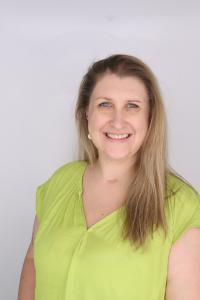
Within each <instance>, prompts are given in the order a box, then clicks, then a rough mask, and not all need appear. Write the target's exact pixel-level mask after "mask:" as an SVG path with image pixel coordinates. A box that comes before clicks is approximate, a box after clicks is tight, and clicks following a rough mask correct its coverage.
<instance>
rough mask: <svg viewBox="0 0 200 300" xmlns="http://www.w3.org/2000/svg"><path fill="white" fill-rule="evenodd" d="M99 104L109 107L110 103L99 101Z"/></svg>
mask: <svg viewBox="0 0 200 300" xmlns="http://www.w3.org/2000/svg"><path fill="white" fill-rule="evenodd" d="M99 106H100V107H110V106H111V104H110V103H109V102H101V103H99Z"/></svg>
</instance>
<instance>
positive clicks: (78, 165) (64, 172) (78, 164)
mask: <svg viewBox="0 0 200 300" xmlns="http://www.w3.org/2000/svg"><path fill="white" fill-rule="evenodd" d="M86 165H87V162H86V161H85V160H75V161H71V162H67V163H65V164H63V165H61V166H60V167H58V168H57V169H56V170H55V171H54V172H53V174H52V176H51V177H52V178H59V177H63V176H71V175H73V174H74V173H79V172H81V171H82V170H83V169H84V167H85V166H86Z"/></svg>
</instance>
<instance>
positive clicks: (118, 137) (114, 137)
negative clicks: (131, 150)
mask: <svg viewBox="0 0 200 300" xmlns="http://www.w3.org/2000/svg"><path fill="white" fill-rule="evenodd" d="M105 136H106V137H107V138H109V139H111V140H126V139H128V138H129V137H130V136H131V134H130V133H124V134H114V133H109V132H106V133H105Z"/></svg>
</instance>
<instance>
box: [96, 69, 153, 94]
mask: <svg viewBox="0 0 200 300" xmlns="http://www.w3.org/2000/svg"><path fill="white" fill-rule="evenodd" d="M117 96H123V97H125V98H127V100H131V98H132V97H139V98H142V99H146V98H147V90H146V87H145V85H144V83H143V82H142V80H141V79H139V78H137V77H136V76H123V77H120V76H118V75H116V74H110V73H109V74H105V75H103V76H102V77H101V78H100V79H99V80H98V81H97V83H96V85H95V87H94V89H93V92H92V95H91V98H92V99H94V98H95V99H96V98H98V97H107V98H111V99H112V98H113V97H114V98H115V97H117ZM129 98H130V99H129Z"/></svg>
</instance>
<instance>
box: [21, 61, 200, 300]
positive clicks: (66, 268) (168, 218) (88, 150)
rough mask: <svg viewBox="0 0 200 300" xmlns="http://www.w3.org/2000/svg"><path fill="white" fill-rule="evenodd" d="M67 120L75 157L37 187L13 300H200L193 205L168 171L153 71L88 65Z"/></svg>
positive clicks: (192, 194) (187, 189)
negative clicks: (76, 146) (75, 137)
mask: <svg viewBox="0 0 200 300" xmlns="http://www.w3.org/2000/svg"><path fill="white" fill-rule="evenodd" d="M75 116H76V121H77V127H78V130H79V138H80V158H79V160H78V161H73V162H70V163H67V164H65V165H63V166H61V167H60V168H59V169H58V170H56V171H55V173H54V174H53V175H52V176H51V177H50V178H49V179H48V180H47V181H46V182H44V183H43V184H41V185H40V186H39V187H38V189H37V194H36V218H35V225H34V230H33V238H32V242H31V244H30V247H29V249H28V252H27V255H26V258H25V262H24V266H23V270H22V275H21V281H20V288H19V300H25V299H26V300H33V299H36V300H44V299H48V300H55V299H60V300H67V299H70V300H80V299H82V300H94V299H95V300H102V299H104V300H110V299H115V300H121V299H126V300H132V299H137V300H147V299H148V300H164V299H167V300H174V299H176V300H183V299H185V300H191V299H192V300H197V299H200V286H199V284H198V283H199V282H200V257H199V253H200V199H199V195H198V194H197V192H196V191H195V190H194V189H193V188H192V187H191V186H190V185H189V184H187V183H186V182H185V181H184V180H183V179H181V178H180V177H179V176H177V175H176V174H174V173H173V172H172V171H171V169H170V168H169V166H168V162H167V158H166V122H165V111H164V107H163V102H162V98H161V95H160V92H159V87H158V83H157V81H156V79H155V76H154V75H153V73H152V71H151V70H150V69H149V67H148V66H147V65H146V64H144V63H143V62H142V61H141V60H139V59H138V58H136V57H133V56H129V55H113V56H110V57H108V58H105V59H103V60H100V61H97V62H95V63H94V64H93V65H91V66H90V67H89V69H88V71H87V73H86V74H85V76H84V77H83V80H82V82H81V85H80V89H79V95H78V100H77V105H76V112H75ZM33 250H34V252H33ZM180 287H181V288H180Z"/></svg>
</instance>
